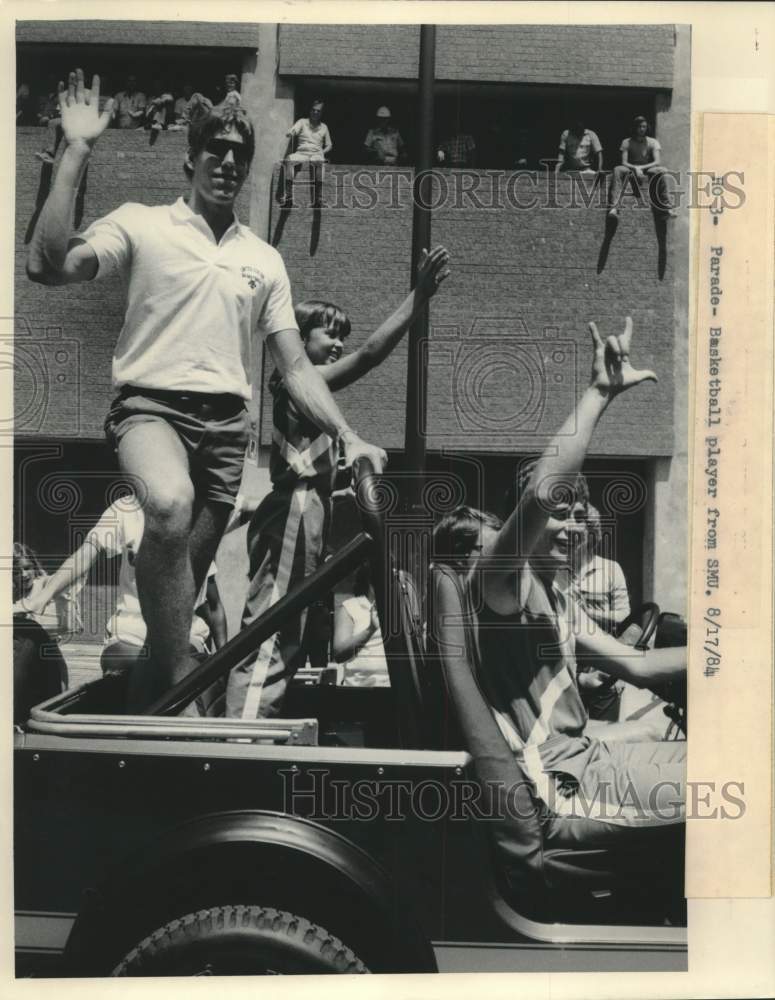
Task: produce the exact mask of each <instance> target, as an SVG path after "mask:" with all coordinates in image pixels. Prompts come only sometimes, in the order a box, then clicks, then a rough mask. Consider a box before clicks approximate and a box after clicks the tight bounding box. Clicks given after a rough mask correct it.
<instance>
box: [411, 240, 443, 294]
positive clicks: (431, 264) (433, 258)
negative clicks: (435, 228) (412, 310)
mask: <svg viewBox="0 0 775 1000" xmlns="http://www.w3.org/2000/svg"><path fill="white" fill-rule="evenodd" d="M447 264H449V251H448V250H447V249H446V248H445V247H442V246H438V247H434V248H433V249H432V250H431V252H430V253H428V251H427V250H423V252H422V257H421V258H420V264H419V266H418V268H417V290H418V291H419V292H421V293H422V294H423V295H425V296H427V297H428V298H431V296H433V295H435V294H436V292H437V291H438V289H439V285H440V284H441V283H442V281H444V280H445V278H448V277H449V268H448V267H447Z"/></svg>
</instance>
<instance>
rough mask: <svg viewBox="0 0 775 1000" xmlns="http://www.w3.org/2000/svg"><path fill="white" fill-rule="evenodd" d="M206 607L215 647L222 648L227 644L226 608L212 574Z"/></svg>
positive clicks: (208, 585) (208, 584) (208, 582)
mask: <svg viewBox="0 0 775 1000" xmlns="http://www.w3.org/2000/svg"><path fill="white" fill-rule="evenodd" d="M206 607H207V611H208V624H209V626H210V635H211V636H212V637H213V643H214V645H215V648H216V649H220V648H221V646H224V645H225V644H226V639H227V629H226V610H225V608H224V606H223V601H222V600H221V593H220V591H219V590H218V584H217V582H216V579H215V577H214V576H211V577H210V578H209V579H208V581H207V604H206Z"/></svg>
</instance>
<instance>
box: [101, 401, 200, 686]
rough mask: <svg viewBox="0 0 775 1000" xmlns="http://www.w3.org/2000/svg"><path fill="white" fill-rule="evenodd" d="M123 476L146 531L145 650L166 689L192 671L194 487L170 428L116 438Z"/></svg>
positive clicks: (142, 561) (141, 592)
mask: <svg viewBox="0 0 775 1000" xmlns="http://www.w3.org/2000/svg"><path fill="white" fill-rule="evenodd" d="M118 459H119V463H120V465H121V469H122V471H123V472H126V473H128V474H130V475H132V476H134V477H136V479H137V481H138V491H139V492H140V494H141V496H140V499H141V501H142V502H143V511H144V514H145V528H144V531H143V540H142V543H141V545H140V550H139V552H138V554H137V561H136V564H135V571H136V575H137V593H138V597H139V599H140V608H141V610H142V613H143V618H144V619H145V623H146V625H147V627H148V646H149V649H150V654H151V659H152V661H153V663H154V665H155V669H157V670H158V673H159V684H160V690H161V691H164V690H168V689H169V688H170V687H171V686H172V685H173V684H175V683H176V682H177V681H179V680H180V679H181V678H183V677H185V676H186V674H188V673H189V672H190V671H191V669H192V668H193V666H194V665H195V664H194V661H193V660H192V659H191V656H190V652H189V634H190V632H191V618H192V616H193V613H194V600H195V596H196V590H195V586H194V574H193V572H192V568H191V553H190V536H191V524H192V510H193V505H194V487H193V484H192V482H191V476H190V474H189V465H188V456H187V455H186V451H185V448H184V447H183V445H182V443H181V441H180V439H179V438H178V436H177V434H176V433H175V431H174V430H173V429H172V427H170V426H169V424H166V423H164V422H163V421H160V420H153V421H146V422H143V423H138V424H136V425H135V426H133V427H130V428H129V430H128V431H127V432H126V433H125V434H124V436H123V437H122V438H121V441H120V443H119V448H118Z"/></svg>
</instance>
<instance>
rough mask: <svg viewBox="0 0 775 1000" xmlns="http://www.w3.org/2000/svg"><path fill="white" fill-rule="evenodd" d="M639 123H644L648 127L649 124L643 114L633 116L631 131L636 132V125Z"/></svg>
mask: <svg viewBox="0 0 775 1000" xmlns="http://www.w3.org/2000/svg"><path fill="white" fill-rule="evenodd" d="M641 123H643V124H645V126H646V128H648V126H649V120H648V118H644V117H643V115H636V116H635V117H634V118H633V120H632V131H633V132H636V131H637V129H638V126H639V125H640V124H641Z"/></svg>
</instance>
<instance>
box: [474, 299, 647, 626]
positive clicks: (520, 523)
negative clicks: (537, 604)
mask: <svg viewBox="0 0 775 1000" xmlns="http://www.w3.org/2000/svg"><path fill="white" fill-rule="evenodd" d="M589 330H590V333H591V335H592V343H593V345H594V354H593V359H592V373H591V376H590V383H589V386H588V388H587V389H586V390H585V391H584V394H583V395H582V397H581V399H580V400H579V402H578V404H577V406H576V409H575V410H574V412H573V413H572V414H571V415H570V417H568V419H567V420H566V421H565V423H564V424H563V426H562V427H561V428H560V431H559V433H558V434H557V435H556V436H555V437H554V438H553V439H552V441H551V442H550V444H549V446H548V447H547V448H546V450H545V451H544V453H543V455H541V458H540V459H539V460H538V462H537V464H536V467H535V469H534V470H533V472H532V475H531V477H530V481H529V482H528V484H527V486H526V488H525V490H524V491H523V494H522V496H521V497H520V500H519V503H518V505H517V508H516V510H515V511H514V512H513V513H512V514H511V515H510V517H509V518H508V519H507V521H506V523H505V524H504V526H503V528H501V530H500V532H499V533H498V535H497V537H496V539H495V541H494V543H493V545H492V546H490V548H489V549H488V550H487V551H485V552H484V553H483V555H482V557H481V558H480V560H479V565H481V566H482V568H486V569H487V570H488V572H487V573H485V574H484V579H483V585H484V596H485V600H486V601H487V604H488V605H489V606H490V607H491V608H492V609H493V610H494V611H499V612H500V613H504V614H505V613H509V612H510V611H512V610H513V601H514V590H513V576H514V571H515V568H516V567H518V566H519V565H520V563H524V561H525V560H526V559H527V558H528V556H529V555H530V553H531V552H532V551H533V549H534V548H535V545H536V543H537V541H538V539H539V538H540V536H541V532H542V531H543V530H544V527H545V526H546V522H547V520H548V517H549V513H550V512H551V510H552V506H553V504H554V505H556V502H557V500H558V499H560V497H561V495H562V494H563V492H565V491H567V490H568V489H569V488H571V489H572V486H573V483H574V482H575V479H576V476H577V475H578V473H579V472H580V471H581V466H582V464H583V462H584V458H585V456H586V453H587V449H588V447H589V443H590V441H591V439H592V434H593V433H594V430H595V427H596V426H597V423H598V421H599V420H600V417H601V416H602V415H603V413H604V411H605V409H606V408H607V406H608V405H609V403H610V402H611V400H612V399H614V397H615V396H617V395H619V393H621V392H624V391H625V390H626V389H629V388H631V387H632V386H635V385H638V384H639V383H640V382H644V381H647V380H650V381H654V382H655V381H656V375H655V374H654V373H653V372H651V371H636V370H635V369H634V368H633V367H632V365H631V364H630V342H631V340H632V320H631V319H630V317H629V316H628V317H627V319H626V322H625V328H624V333H622V335H621V336H620V337H609V338H608V340H607V341H606V342H605V343H603V340H602V338H601V337H600V334H599V333H598V330H597V327H596V326H595V324H594V323H590V324H589ZM515 560H516V562H515Z"/></svg>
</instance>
